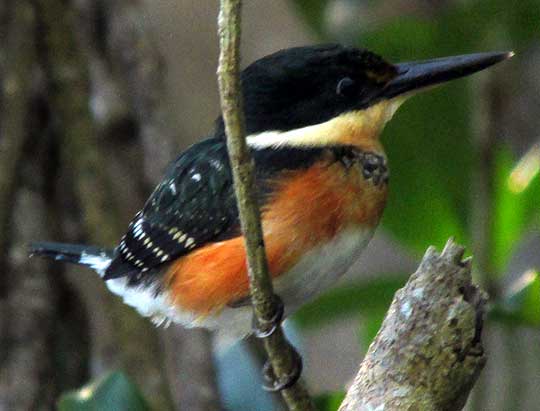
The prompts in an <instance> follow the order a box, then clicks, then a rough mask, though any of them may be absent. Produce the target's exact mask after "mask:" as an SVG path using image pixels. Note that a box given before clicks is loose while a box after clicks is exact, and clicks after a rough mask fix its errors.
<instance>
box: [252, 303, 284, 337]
mask: <svg viewBox="0 0 540 411" xmlns="http://www.w3.org/2000/svg"><path fill="white" fill-rule="evenodd" d="M274 301H275V307H276V311H275V312H274V315H273V316H272V318H271V319H270V320H267V321H261V320H260V319H258V318H257V317H256V316H255V315H254V316H253V319H252V329H253V335H255V337H257V338H268V337H270V336H271V335H272V334H274V333H275V332H276V330H277V329H278V327H279V326H280V325H281V322H282V321H283V314H284V312H285V306H284V304H283V300H282V299H281V298H280V297H279V296H277V295H275V294H274Z"/></svg>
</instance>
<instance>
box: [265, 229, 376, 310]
mask: <svg viewBox="0 0 540 411" xmlns="http://www.w3.org/2000/svg"><path fill="white" fill-rule="evenodd" d="M372 236H373V230H372V229H361V228H350V229H347V230H344V231H343V232H342V233H340V234H339V235H337V236H336V237H335V238H334V239H333V240H332V241H330V242H328V243H326V244H325V245H322V246H319V247H316V248H314V249H313V250H311V251H309V252H308V253H307V254H306V255H305V256H304V257H302V259H301V260H300V261H299V262H298V263H297V264H296V265H295V266H294V267H293V268H292V269H291V270H289V271H288V272H287V273H285V274H284V275H282V276H280V277H279V278H278V279H276V280H275V281H274V289H275V292H276V293H277V294H278V295H279V296H280V297H281V298H282V299H283V301H284V303H285V306H286V308H287V313H291V312H293V311H295V310H296V309H297V308H299V307H300V306H301V305H302V304H304V303H305V302H307V301H309V300H311V299H313V298H314V297H316V296H318V295H319V294H320V293H321V292H323V291H324V290H326V289H328V288H329V287H331V286H333V285H334V284H335V283H336V281H337V280H338V279H339V278H340V277H341V276H343V274H345V273H346V272H347V270H348V269H349V268H350V267H351V265H352V264H353V263H354V262H355V261H356V260H357V259H358V258H359V257H360V254H361V253H362V251H363V250H364V248H366V245H367V243H368V242H369V240H370V239H371V237H372Z"/></svg>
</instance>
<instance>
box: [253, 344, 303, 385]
mask: <svg viewBox="0 0 540 411" xmlns="http://www.w3.org/2000/svg"><path fill="white" fill-rule="evenodd" d="M291 350H292V351H291V352H292V356H293V358H292V361H293V368H292V371H291V373H290V374H288V375H285V376H284V377H281V378H279V379H278V378H276V374H275V373H274V369H273V367H272V364H271V362H270V360H267V361H266V363H265V364H264V367H263V376H264V379H265V381H266V382H265V383H263V389H264V390H265V391H269V392H279V391H283V390H286V389H287V388H291V387H292V386H293V385H294V384H296V382H297V381H298V380H299V379H300V375H301V374H302V367H303V363H302V357H301V356H300V354H298V352H297V351H296V350H295V349H294V347H292V346H291Z"/></svg>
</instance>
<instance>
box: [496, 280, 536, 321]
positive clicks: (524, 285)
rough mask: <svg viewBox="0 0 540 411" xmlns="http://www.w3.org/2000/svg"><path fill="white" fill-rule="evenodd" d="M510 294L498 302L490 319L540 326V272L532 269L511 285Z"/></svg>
mask: <svg viewBox="0 0 540 411" xmlns="http://www.w3.org/2000/svg"><path fill="white" fill-rule="evenodd" d="M510 290H511V291H510V293H509V295H508V296H507V297H506V298H504V299H503V300H502V301H500V302H499V303H497V304H496V305H495V306H494V307H493V309H492V310H491V312H490V316H489V318H490V319H493V320H496V321H500V322H503V323H505V324H508V325H511V326H531V327H539V326H540V274H539V273H538V271H534V270H530V271H527V272H526V273H525V274H523V275H522V276H521V277H520V278H519V279H518V280H517V281H516V282H515V283H514V284H513V285H512V286H511V287H510Z"/></svg>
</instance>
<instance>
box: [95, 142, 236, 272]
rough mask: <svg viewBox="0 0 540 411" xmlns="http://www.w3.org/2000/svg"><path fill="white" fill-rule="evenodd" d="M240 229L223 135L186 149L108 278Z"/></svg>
mask: <svg viewBox="0 0 540 411" xmlns="http://www.w3.org/2000/svg"><path fill="white" fill-rule="evenodd" d="M236 233H238V212H237V208H236V202H235V197H234V191H233V183H232V175H231V170H230V166H229V159H228V156H227V150H226V144H225V142H224V141H223V140H218V139H209V140H206V141H203V142H201V143H199V144H196V145H194V146H192V147H191V148H189V149H188V150H186V151H185V152H184V153H182V154H181V155H180V157H178V159H177V160H176V161H175V162H174V163H173V164H171V166H170V167H169V169H168V171H167V173H166V175H165V177H164V179H163V181H162V182H161V183H160V184H159V185H158V187H157V188H156V189H155V191H154V192H153V193H152V195H151V196H150V198H149V199H148V201H147V203H146V204H145V206H144V208H143V209H142V210H141V211H140V212H139V213H138V214H137V215H136V216H135V218H134V219H133V221H132V222H131V224H130V226H129V229H128V232H127V233H126V234H125V236H124V237H123V238H122V240H121V242H120V245H119V246H118V249H117V250H118V255H117V257H116V258H115V259H114V261H113V262H112V263H111V265H110V266H109V268H108V269H107V273H106V278H107V279H110V278H115V277H121V276H129V277H130V279H131V280H133V281H134V282H138V280H141V279H143V277H144V276H143V275H142V273H145V272H147V271H151V270H152V269H154V268H156V267H158V266H159V265H161V264H163V263H166V262H168V261H172V260H174V259H175V258H178V257H180V256H182V255H184V254H187V253H188V252H190V251H192V250H194V249H196V248H197V247H199V246H201V245H203V244H205V243H208V242H209V241H215V240H217V239H222V238H226V237H227V235H235V234H236Z"/></svg>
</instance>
